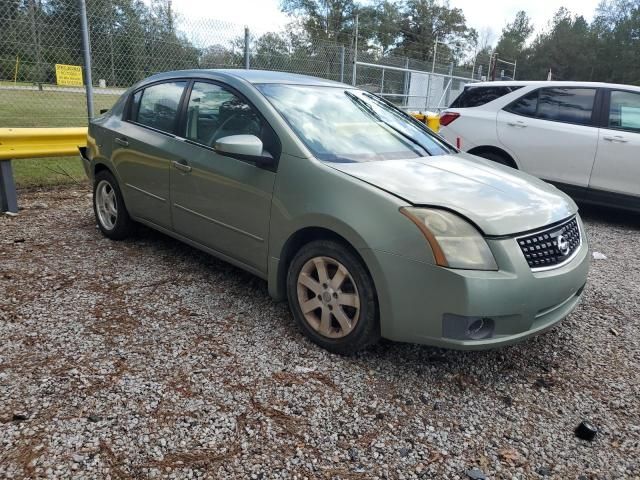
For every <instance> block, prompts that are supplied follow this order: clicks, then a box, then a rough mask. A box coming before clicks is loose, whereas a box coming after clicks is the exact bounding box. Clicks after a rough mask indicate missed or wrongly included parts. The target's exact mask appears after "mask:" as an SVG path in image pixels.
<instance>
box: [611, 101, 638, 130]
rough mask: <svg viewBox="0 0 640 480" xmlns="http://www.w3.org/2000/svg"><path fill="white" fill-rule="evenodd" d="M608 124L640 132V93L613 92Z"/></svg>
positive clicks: (612, 126)
mask: <svg viewBox="0 0 640 480" xmlns="http://www.w3.org/2000/svg"><path fill="white" fill-rule="evenodd" d="M608 126H609V128H617V129H621V130H627V131H629V132H638V133H640V93H633V92H621V91H613V92H611V102H610V106H609V124H608Z"/></svg>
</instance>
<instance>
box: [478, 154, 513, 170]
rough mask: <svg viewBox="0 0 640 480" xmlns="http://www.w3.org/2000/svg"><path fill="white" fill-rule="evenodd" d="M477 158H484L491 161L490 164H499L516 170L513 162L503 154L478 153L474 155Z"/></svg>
mask: <svg viewBox="0 0 640 480" xmlns="http://www.w3.org/2000/svg"><path fill="white" fill-rule="evenodd" d="M474 155H477V156H478V157H482V158H486V159H487V160H491V161H492V162H496V163H499V164H500V165H504V166H506V167H511V168H516V166H515V164H514V163H513V160H511V158H509V157H508V156H507V155H505V154H501V153H497V152H480V153H475V154H474Z"/></svg>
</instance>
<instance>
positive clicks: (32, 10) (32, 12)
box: [29, 0, 45, 90]
mask: <svg viewBox="0 0 640 480" xmlns="http://www.w3.org/2000/svg"><path fill="white" fill-rule="evenodd" d="M36 14H38V12H37V11H36V0H30V2H29V16H30V17H31V18H30V19H31V22H30V23H31V36H32V37H33V43H35V45H36V76H37V83H38V90H42V84H43V83H44V82H45V79H44V78H43V77H44V75H43V71H42V55H41V52H40V32H39V31H38V20H37V17H36Z"/></svg>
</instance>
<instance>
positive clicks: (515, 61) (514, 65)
mask: <svg viewBox="0 0 640 480" xmlns="http://www.w3.org/2000/svg"><path fill="white" fill-rule="evenodd" d="M517 66H518V61H517V60H514V61H513V77H512V79H513V80H515V79H516V67H517Z"/></svg>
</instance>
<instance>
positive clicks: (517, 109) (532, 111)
mask: <svg viewBox="0 0 640 480" xmlns="http://www.w3.org/2000/svg"><path fill="white" fill-rule="evenodd" d="M539 92H540V91H539V90H535V91H533V92H531V93H527V94H526V95H525V96H524V97H520V98H519V99H518V100H516V101H515V102H513V103H512V104H511V105H508V106H507V107H505V110H506V111H507V112H511V113H515V114H516V115H524V116H525V117H535V116H536V109H537V108H538V93H539Z"/></svg>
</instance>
